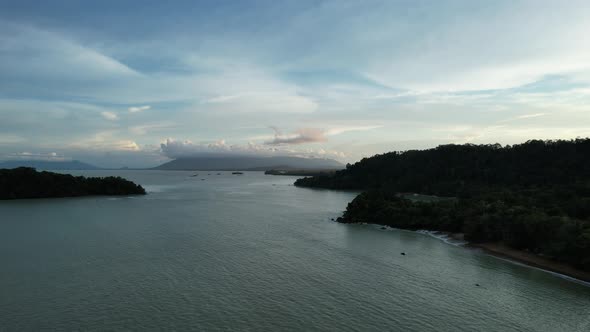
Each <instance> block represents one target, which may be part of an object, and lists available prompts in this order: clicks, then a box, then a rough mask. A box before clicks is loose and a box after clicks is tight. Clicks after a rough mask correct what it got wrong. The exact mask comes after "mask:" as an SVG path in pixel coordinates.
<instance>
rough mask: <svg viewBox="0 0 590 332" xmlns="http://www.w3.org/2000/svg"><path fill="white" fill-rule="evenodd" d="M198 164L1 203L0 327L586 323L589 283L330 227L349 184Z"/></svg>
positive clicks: (415, 238) (571, 326)
mask: <svg viewBox="0 0 590 332" xmlns="http://www.w3.org/2000/svg"><path fill="white" fill-rule="evenodd" d="M198 173H201V174H200V175H199V176H197V177H191V175H192V174H194V172H172V171H170V172H166V171H84V172H75V174H84V175H89V176H105V175H120V176H123V177H125V178H128V179H130V180H132V181H135V182H137V183H139V184H141V185H143V186H144V187H145V188H146V189H147V190H148V192H149V195H146V196H134V197H85V198H72V199H42V200H20V201H4V202H0V218H1V219H0V263H1V264H2V269H1V272H0V294H1V296H0V330H10V331H12V330H41V329H58V330H105V329H106V330H115V329H135V330H142V329H161V330H172V329H177V330H186V329H202V330H256V331H260V330H363V331H367V330H375V331H377V330H379V331H381V330H399V331H474V330H477V331H588V330H590V287H586V286H584V285H581V284H578V283H575V282H571V281H569V280H567V279H564V278H560V277H559V276H556V275H554V274H551V273H547V272H544V271H541V270H538V269H533V268H529V267H526V266H522V265H516V264H512V263H510V262H506V261H504V260H501V259H498V258H495V257H492V256H489V255H485V254H483V253H480V252H477V251H473V250H467V249H465V248H462V247H460V246H454V245H450V244H447V243H445V242H443V241H440V240H438V239H436V238H433V237H430V236H425V235H424V234H418V233H415V232H408V231H399V230H390V231H382V230H380V229H379V228H376V227H367V226H366V225H365V226H363V225H343V224H338V223H335V222H332V221H330V219H331V218H335V217H337V216H339V215H340V213H341V212H342V211H343V210H344V209H345V207H346V204H347V203H348V202H349V201H350V200H352V199H353V198H354V196H355V193H350V192H337V191H329V190H312V189H305V188H297V187H294V186H292V183H293V181H294V180H295V179H296V178H295V177H283V176H270V175H268V176H265V175H264V174H263V173H262V172H245V173H244V174H243V175H232V174H231V172H221V175H217V172H198ZM207 173H210V174H211V175H207ZM203 179H204V180H203ZM401 252H404V253H405V254H406V255H401V254H400V253H401ZM476 284H479V285H480V286H476Z"/></svg>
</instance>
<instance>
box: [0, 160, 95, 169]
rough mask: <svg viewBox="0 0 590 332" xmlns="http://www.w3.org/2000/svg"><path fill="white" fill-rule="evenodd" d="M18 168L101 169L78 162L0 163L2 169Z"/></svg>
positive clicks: (15, 161) (37, 161)
mask: <svg viewBox="0 0 590 332" xmlns="http://www.w3.org/2000/svg"><path fill="white" fill-rule="evenodd" d="M17 167H31V168H36V169H42V170H48V171H52V170H64V171H74V170H91V169H100V168H99V167H96V166H93V165H90V164H87V163H83V162H81V161H78V160H72V161H44V160H11V161H5V162H0V168H17Z"/></svg>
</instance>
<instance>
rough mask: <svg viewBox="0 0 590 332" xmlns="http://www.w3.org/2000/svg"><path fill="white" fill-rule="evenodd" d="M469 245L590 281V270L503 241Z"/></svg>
mask: <svg viewBox="0 0 590 332" xmlns="http://www.w3.org/2000/svg"><path fill="white" fill-rule="evenodd" d="M466 246H467V247H471V248H477V249H481V250H483V251H484V252H485V253H487V254H489V255H492V256H496V257H499V258H505V259H508V260H512V261H515V262H518V263H522V264H525V265H528V266H532V267H536V268H539V269H542V270H547V271H550V272H554V273H558V274H562V275H564V276H567V277H570V278H574V279H577V280H580V281H583V282H586V283H588V282H590V272H586V271H582V270H578V269H576V268H574V267H571V266H569V265H566V264H563V263H559V262H555V261H552V260H550V259H547V258H544V257H540V256H538V255H535V254H532V253H528V252H525V251H521V250H516V249H512V248H509V247H507V246H505V245H503V244H501V243H468V244H467V245H466Z"/></svg>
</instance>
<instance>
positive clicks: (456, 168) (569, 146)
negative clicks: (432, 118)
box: [296, 139, 590, 196]
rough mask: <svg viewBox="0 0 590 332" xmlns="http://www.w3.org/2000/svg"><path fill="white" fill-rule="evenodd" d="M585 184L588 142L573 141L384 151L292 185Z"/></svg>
mask: <svg viewBox="0 0 590 332" xmlns="http://www.w3.org/2000/svg"><path fill="white" fill-rule="evenodd" d="M589 180H590V139H577V140H572V141H565V140H559V141H540V140H532V141H528V142H526V143H523V144H517V145H513V146H509V145H508V146H501V145H499V144H490V145H473V144H465V145H454V144H451V145H441V146H438V147H436V148H433V149H428V150H411V151H404V152H389V153H385V154H381V155H376V156H373V157H371V158H365V159H363V160H361V161H359V162H357V163H356V164H354V165H347V167H346V169H345V170H341V171H338V172H336V173H335V174H334V175H332V176H322V177H312V178H305V179H301V180H298V181H297V182H296V185H299V186H306V187H321V188H331V189H379V188H382V189H388V190H392V191H397V192H417V193H423V194H432V195H441V196H457V195H463V194H466V195H468V194H469V192H470V191H471V190H477V188H481V187H482V186H503V187H505V186H516V185H521V186H549V185H560V184H574V183H582V182H587V181H589Z"/></svg>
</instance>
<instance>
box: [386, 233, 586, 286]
mask: <svg viewBox="0 0 590 332" xmlns="http://www.w3.org/2000/svg"><path fill="white" fill-rule="evenodd" d="M398 229H401V230H403V229H402V228H398ZM415 232H418V233H421V234H426V235H430V236H433V237H435V238H437V239H440V240H443V241H444V242H446V243H450V244H453V245H459V246H462V247H465V248H468V249H479V250H481V251H482V252H484V253H486V254H488V255H490V256H494V257H498V258H501V259H504V260H508V261H511V262H513V263H519V264H522V265H525V266H528V267H533V268H537V269H540V270H543V271H547V272H550V273H555V274H558V275H561V276H562V277H567V278H571V279H573V280H574V281H577V282H582V283H584V284H587V285H589V286H590V271H582V270H579V269H576V268H574V267H572V266H570V265H567V264H564V263H559V262H555V261H553V260H551V259H548V258H544V257H541V256H538V255H535V254H533V253H529V252H526V251H522V250H517V249H512V248H510V247H508V246H506V245H504V244H502V243H495V242H487V243H471V242H467V241H465V238H464V234H463V233H450V232H443V231H428V230H418V231H415ZM440 235H442V236H440ZM448 240H451V241H452V242H449V241H448Z"/></svg>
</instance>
